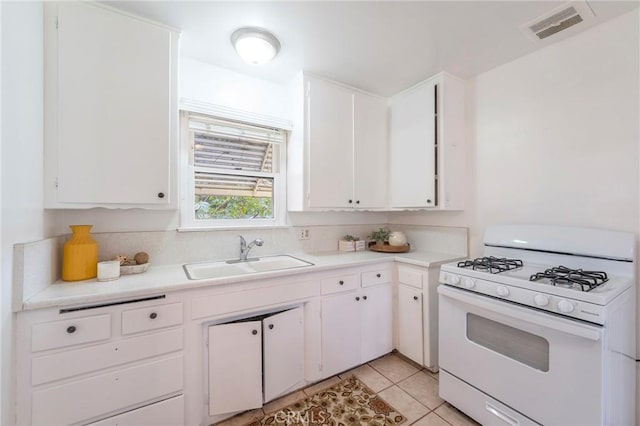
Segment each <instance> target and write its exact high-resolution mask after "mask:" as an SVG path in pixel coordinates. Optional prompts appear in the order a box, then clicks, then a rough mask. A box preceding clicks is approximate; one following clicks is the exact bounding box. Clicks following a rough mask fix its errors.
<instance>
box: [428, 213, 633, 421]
mask: <svg viewBox="0 0 640 426" xmlns="http://www.w3.org/2000/svg"><path fill="white" fill-rule="evenodd" d="M484 245H485V250H484V257H482V258H478V259H474V260H470V261H464V262H456V263H451V264H446V265H443V266H442V267H441V272H440V282H441V285H440V287H439V288H438V293H439V311H440V312H439V316H440V319H439V323H440V326H439V327H440V342H439V345H440V369H441V375H440V395H441V396H442V398H444V399H445V400H447V401H449V402H451V403H452V404H453V405H455V406H456V407H458V408H459V409H461V410H462V411H464V412H466V413H467V414H468V415H470V416H471V417H473V418H475V419H476V420H478V421H479V422H481V423H483V424H511V425H518V424H544V425H563V426H565V425H581V426H583V425H633V424H635V255H636V253H635V247H636V242H635V236H634V235H633V234H630V233H623V232H613V231H604V230H596V229H585V228H571V227H552V226H541V225H502V226H494V227H492V228H489V229H488V230H487V232H486V233H485V237H484Z"/></svg>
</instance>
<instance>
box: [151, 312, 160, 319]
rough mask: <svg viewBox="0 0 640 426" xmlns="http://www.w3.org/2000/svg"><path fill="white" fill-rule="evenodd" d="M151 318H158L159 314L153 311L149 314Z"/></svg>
mask: <svg viewBox="0 0 640 426" xmlns="http://www.w3.org/2000/svg"><path fill="white" fill-rule="evenodd" d="M149 318H151V319H156V318H158V314H157V313H155V312H151V314H149Z"/></svg>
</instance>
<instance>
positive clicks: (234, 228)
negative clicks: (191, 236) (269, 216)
mask: <svg viewBox="0 0 640 426" xmlns="http://www.w3.org/2000/svg"><path fill="white" fill-rule="evenodd" d="M289 228H293V226H291V225H246V226H242V225H232V226H198V227H186V226H181V227H179V228H178V232H199V231H238V230H240V231H242V230H269V229H289Z"/></svg>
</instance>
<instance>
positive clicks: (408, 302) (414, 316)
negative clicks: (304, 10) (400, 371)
mask: <svg viewBox="0 0 640 426" xmlns="http://www.w3.org/2000/svg"><path fill="white" fill-rule="evenodd" d="M422 339H423V332H422V291H420V290H417V289H415V288H413V287H409V286H406V285H402V284H400V285H399V286H398V352H400V353H401V354H402V355H404V356H406V357H407V358H409V359H412V360H414V361H415V362H417V363H418V364H420V365H422V349H423V340H422Z"/></svg>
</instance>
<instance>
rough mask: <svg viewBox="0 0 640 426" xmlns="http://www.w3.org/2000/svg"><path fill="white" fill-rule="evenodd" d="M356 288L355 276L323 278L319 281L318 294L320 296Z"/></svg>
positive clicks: (356, 279) (356, 280) (356, 277)
mask: <svg viewBox="0 0 640 426" xmlns="http://www.w3.org/2000/svg"><path fill="white" fill-rule="evenodd" d="M357 288H358V276H357V275H355V274H354V275H338V276H335V277H331V278H325V279H323V280H321V281H320V292H321V293H322V294H333V293H340V292H341V291H349V290H355V289H357Z"/></svg>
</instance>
